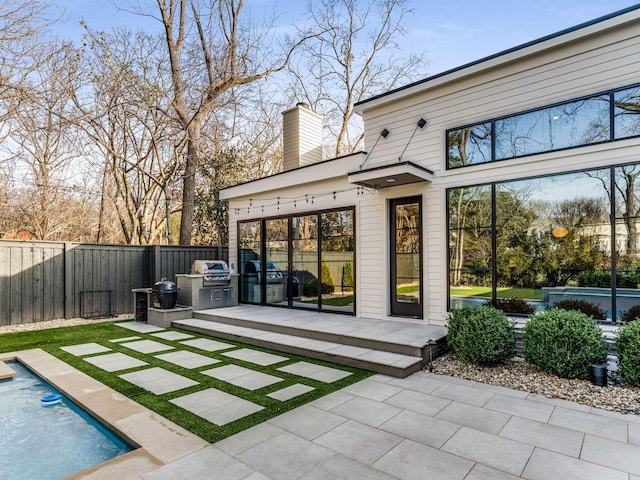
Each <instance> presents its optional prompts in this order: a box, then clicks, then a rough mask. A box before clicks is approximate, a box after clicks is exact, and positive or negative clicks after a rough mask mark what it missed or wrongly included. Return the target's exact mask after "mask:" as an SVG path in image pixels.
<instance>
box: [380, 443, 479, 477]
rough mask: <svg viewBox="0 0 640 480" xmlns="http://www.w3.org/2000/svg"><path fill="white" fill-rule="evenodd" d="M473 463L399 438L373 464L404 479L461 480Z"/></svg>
mask: <svg viewBox="0 0 640 480" xmlns="http://www.w3.org/2000/svg"><path fill="white" fill-rule="evenodd" d="M473 464H474V462H472V461H471V460H467V459H465V458H461V457H457V456H455V455H451V454H449V453H447V452H443V451H442V450H438V449H436V448H431V447H427V446H426V445H422V444H420V443H416V442H413V441H411V440H403V441H402V442H401V443H400V444H399V445H398V446H397V447H395V448H394V449H393V450H391V451H390V452H389V453H387V454H386V455H384V456H383V457H382V458H381V459H380V460H378V461H377V462H376V463H375V464H374V465H373V466H374V467H376V468H378V469H380V470H382V471H383V472H387V473H389V474H391V475H394V476H396V477H398V478H402V479H406V480H424V479H425V478H428V479H429V480H462V479H464V478H465V477H466V476H467V473H469V471H470V470H471V468H472V467H473Z"/></svg>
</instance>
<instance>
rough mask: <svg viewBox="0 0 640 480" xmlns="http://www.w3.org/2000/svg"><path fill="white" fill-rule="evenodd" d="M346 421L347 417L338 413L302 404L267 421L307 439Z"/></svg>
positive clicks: (313, 437)
mask: <svg viewBox="0 0 640 480" xmlns="http://www.w3.org/2000/svg"><path fill="white" fill-rule="evenodd" d="M346 421H347V419H346V418H344V417H341V416H340V415H335V414H333V413H330V412H326V411H324V410H320V409H319V408H315V407H312V406H309V405H303V406H302V407H299V408H296V409H295V410H292V411H290V412H287V413H283V414H282V415H279V416H277V417H275V418H272V419H271V420H269V423H270V424H271V425H275V426H276V427H278V428H281V429H282V430H286V431H288V432H290V433H293V434H295V435H298V436H300V437H302V438H306V439H307V440H313V439H315V438H317V437H319V436H320V435H323V434H325V433H327V432H328V431H330V430H332V429H334V428H335V427H337V426H338V425H341V424H342V423H344V422H346Z"/></svg>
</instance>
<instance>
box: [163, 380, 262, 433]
mask: <svg viewBox="0 0 640 480" xmlns="http://www.w3.org/2000/svg"><path fill="white" fill-rule="evenodd" d="M170 402H171V403H173V404H174V405H178V406H179V407H182V408H184V409H185V410H188V411H190V412H191V413H194V414H196V415H198V416H199V417H202V418H204V419H205V420H208V421H210V422H211V423H215V424H216V425H226V424H227V423H230V422H233V421H235V420H238V419H239V418H242V417H246V416H247V415H251V414H252V413H256V412H259V411H260V410H263V409H264V407H263V406H261V405H256V404H255V403H252V402H249V401H247V400H244V399H242V398H239V397H236V396H235V395H231V394H229V393H226V392H222V391H220V390H218V389H215V388H207V389H206V390H201V391H199V392H195V393H191V394H189V395H184V396H182V397H178V398H174V399H173V400H170Z"/></svg>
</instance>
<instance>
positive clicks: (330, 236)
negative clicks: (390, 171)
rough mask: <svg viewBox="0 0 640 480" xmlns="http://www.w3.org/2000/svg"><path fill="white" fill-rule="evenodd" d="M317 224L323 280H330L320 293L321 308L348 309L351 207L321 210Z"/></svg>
mask: <svg viewBox="0 0 640 480" xmlns="http://www.w3.org/2000/svg"><path fill="white" fill-rule="evenodd" d="M320 224H321V230H322V264H321V268H322V278H323V283H331V287H329V286H327V287H325V291H322V292H321V294H322V297H321V304H322V310H329V311H346V312H351V311H353V307H354V290H353V287H354V275H355V271H354V265H355V258H354V251H353V245H354V237H353V210H341V211H337V212H328V213H323V214H321V215H320ZM329 290H331V291H329Z"/></svg>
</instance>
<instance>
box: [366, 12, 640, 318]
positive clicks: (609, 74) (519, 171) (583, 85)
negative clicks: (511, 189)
mask: <svg viewBox="0 0 640 480" xmlns="http://www.w3.org/2000/svg"><path fill="white" fill-rule="evenodd" d="M638 71H640V28H638V24H635V25H627V26H624V27H622V28H619V29H616V30H611V31H607V32H604V33H601V34H600V35H598V36H594V37H590V38H588V39H586V40H581V41H576V42H572V43H570V44H568V45H564V46H558V47H555V48H553V49H550V50H547V51H543V52H542V53H539V54H537V55H534V56H528V57H526V58H523V59H520V60H519V61H517V62H511V63H509V64H508V65H503V66H501V67H499V68H496V69H494V70H490V71H484V72H481V73H479V74H478V75H475V76H471V77H467V78H463V79H461V80H458V81H455V82H450V83H444V84H442V85H439V86H438V87H437V88H433V89H425V91H424V93H422V94H416V95H412V96H407V97H405V98H402V99H397V100H395V101H393V102H390V103H389V104H387V105H383V106H381V107H376V108H371V109H369V110H368V109H367V105H366V104H365V105H364V106H363V107H362V110H363V116H364V121H365V130H366V135H367V136H366V138H367V148H371V146H372V145H373V142H375V141H376V139H377V138H378V136H379V133H380V131H381V130H382V129H383V128H387V129H389V130H390V131H391V135H390V136H389V137H388V138H386V139H380V141H379V142H378V145H377V146H376V148H375V150H374V152H373V153H372V154H371V156H370V158H369V160H368V162H367V166H368V167H374V166H377V165H383V164H389V163H391V162H392V160H391V159H396V158H398V156H399V155H400V153H401V152H402V150H403V149H404V148H405V146H406V145H407V142H408V141H409V138H410V136H411V134H412V132H413V131H414V129H415V126H416V122H417V121H418V120H419V119H420V118H421V117H423V118H425V119H427V120H428V121H429V123H428V125H427V126H426V127H425V128H424V130H417V131H416V134H415V136H414V137H413V140H412V141H411V143H410V145H409V146H408V148H407V150H406V153H405V154H404V157H403V160H408V161H412V162H414V163H417V164H419V165H421V166H423V167H425V168H428V169H429V170H431V171H433V172H434V181H433V183H432V184H426V185H423V187H422V189H421V192H422V193H423V194H424V204H423V205H424V216H425V223H424V225H425V227H424V238H425V248H424V251H425V255H424V269H425V275H424V280H425V294H426V295H425V297H426V298H425V300H426V302H425V303H426V306H425V318H427V319H428V321H429V322H430V323H435V324H443V323H444V322H445V319H446V301H447V284H448V278H447V255H448V249H447V229H448V227H447V224H446V220H447V216H446V189H447V188H451V187H455V186H462V185H469V184H477V183H483V182H492V181H500V180H507V179H513V178H521V177H529V176H536V175H542V174H550V173H557V172H564V171H570V170H577V169H583V168H589V167H597V166H602V165H610V164H615V163H625V162H631V161H638V160H640V142H639V141H638V140H637V139H630V140H624V141H617V142H613V143H608V144H602V145H595V146H586V147H580V148H576V149H571V150H565V151H561V152H553V153H546V154H541V155H532V156H529V157H525V158H520V159H516V160H506V161H501V162H495V163H489V164H484V165H477V166H473V167H468V168H462V169H456V170H446V165H445V162H446V152H445V149H446V138H445V133H446V130H447V129H449V128H455V127H460V126H463V125H467V124H471V123H475V122H479V121H484V120H490V119H492V118H496V117H500V116H504V115H510V114H514V113H519V112H522V111H525V110H528V109H531V108H538V107H544V106H546V105H549V104H553V103H556V102H561V101H566V100H570V99H572V98H577V97H580V96H585V95H591V94H595V93H599V92H601V91H605V90H608V89H611V88H618V87H624V86H626V85H631V84H634V83H637V82H638V80H639V77H638ZM385 195H386V196H397V197H401V196H404V193H403V192H400V191H396V190H393V189H392V190H389V192H388V193H387V192H386V191H385ZM376 215H386V212H384V210H382V213H381V212H376ZM362 217H364V215H362ZM384 218H386V216H385V217H384ZM360 222H361V224H367V222H368V220H367V219H366V218H361V219H360ZM371 223H372V224H373V223H375V222H371ZM371 229H372V230H374V228H373V227H371ZM362 231H363V233H364V231H365V230H364V227H363V229H362ZM385 252H386V251H385V250H377V251H376V250H375V248H373V247H371V248H369V249H366V250H364V251H362V252H361V255H360V261H361V262H364V263H365V266H363V267H361V270H363V275H365V276H367V278H368V280H365V282H368V284H367V283H364V284H363V285H362V286H363V288H364V286H365V285H367V286H368V287H369V288H371V289H374V288H376V287H375V286H374V285H373V284H374V283H375V280H374V278H373V277H371V275H369V272H367V270H366V268H367V267H366V265H367V264H370V263H371V262H372V258H373V256H374V255H385ZM368 255H371V258H366V257H367V256H368ZM386 263H388V262H386ZM371 268H372V267H371ZM381 288H382V289H381ZM381 288H380V287H378V288H377V290H376V291H381V292H382V294H383V295H384V296H385V297H384V298H385V302H387V303H388V293H387V292H386V290H388V288H387V286H386V285H383V286H382V287H381ZM370 302H371V303H365V299H363V300H362V302H361V309H362V311H363V312H367V314H368V315H369V316H373V313H374V312H375V311H376V310H378V309H381V308H382V310H383V311H384V308H385V306H384V305H382V306H381V305H380V303H381V301H380V299H379V298H378V297H376V296H375V295H373V296H372V298H371V299H370Z"/></svg>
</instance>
